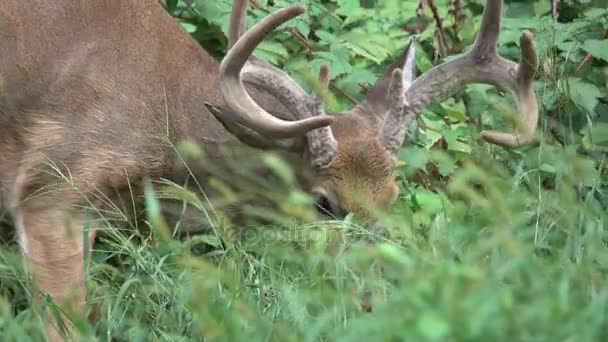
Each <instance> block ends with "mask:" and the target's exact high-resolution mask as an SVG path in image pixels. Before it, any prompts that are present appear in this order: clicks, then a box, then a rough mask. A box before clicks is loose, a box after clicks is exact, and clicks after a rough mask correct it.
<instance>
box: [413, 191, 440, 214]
mask: <svg viewBox="0 0 608 342" xmlns="http://www.w3.org/2000/svg"><path fill="white" fill-rule="evenodd" d="M414 196H415V197H416V203H418V205H419V206H420V208H421V210H422V211H423V212H424V213H426V214H428V215H435V214H437V213H439V212H441V210H443V200H442V197H441V195H440V194H438V193H435V192H432V191H427V190H424V189H419V190H417V191H416V193H415V194H414Z"/></svg>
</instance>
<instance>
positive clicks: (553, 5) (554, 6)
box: [551, 0, 559, 22]
mask: <svg viewBox="0 0 608 342" xmlns="http://www.w3.org/2000/svg"><path fill="white" fill-rule="evenodd" d="M551 16H552V17H553V21H554V22H557V18H558V16H559V13H557V0H551Z"/></svg>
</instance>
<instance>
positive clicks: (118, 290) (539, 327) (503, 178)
mask: <svg viewBox="0 0 608 342" xmlns="http://www.w3.org/2000/svg"><path fill="white" fill-rule="evenodd" d="M542 148H543V147H542V146H541V147H539V148H534V149H531V150H530V151H527V152H526V153H527V155H534V154H536V155H537V157H539V158H548V157H543V156H546V155H550V154H551V153H550V152H547V151H541V149H542ZM551 158H560V160H561V161H562V162H563V163H564V165H570V166H571V167H569V168H566V169H564V170H563V172H562V173H561V174H558V175H552V176H551V177H547V176H546V175H545V176H543V174H542V172H541V171H540V170H539V169H538V168H534V167H533V166H531V165H527V164H526V163H525V161H524V162H523V163H524V165H517V166H518V168H519V170H520V172H516V171H517V168H516V169H511V170H510V169H508V168H507V169H506V170H505V165H507V166H508V165H509V164H508V163H505V164H503V165H502V167H498V165H499V164H498V163H497V162H496V161H494V160H492V159H490V158H488V159H487V160H488V162H487V163H486V164H487V165H473V164H465V165H463V166H462V167H461V168H460V169H458V170H457V172H456V173H455V174H454V176H453V177H452V179H451V181H449V182H446V183H445V188H444V190H439V189H436V192H437V193H438V194H439V195H440V197H441V198H442V202H443V203H442V205H441V206H440V207H439V209H438V210H437V211H436V212H425V209H424V207H423V208H418V209H416V208H414V209H412V205H411V203H412V197H410V196H408V195H407V191H403V196H402V198H401V199H400V201H399V203H398V204H397V205H396V206H395V209H394V210H393V212H392V213H391V215H389V216H386V217H384V218H382V219H381V220H380V222H381V226H382V228H383V229H382V230H379V229H374V230H372V229H369V228H366V227H363V226H359V225H357V223H356V221H355V220H352V219H351V218H347V219H346V220H344V221H334V222H319V223H313V224H307V225H303V224H302V225H294V224H292V225H288V224H284V225H271V226H266V227H262V226H259V227H257V228H253V229H250V230H248V231H247V232H246V234H240V236H238V237H237V236H236V235H234V234H233V232H234V231H233V230H231V229H230V228H229V226H227V225H224V226H222V225H219V226H216V229H215V233H206V234H200V235H196V236H194V237H192V238H189V239H173V238H169V239H162V236H160V235H159V233H158V230H154V229H145V228H143V229H142V228H140V229H139V230H133V229H130V230H124V229H112V230H106V231H104V233H103V234H102V238H101V239H100V241H99V242H98V243H97V244H96V246H95V251H94V256H93V260H92V263H91V265H90V268H89V270H88V273H89V279H90V282H89V297H90V302H91V303H94V304H95V305H97V306H98V308H97V309H98V312H97V313H96V315H97V319H96V322H95V323H94V325H91V324H90V323H87V322H85V321H83V320H82V318H79V319H80V321H78V326H79V327H80V329H81V331H82V332H83V334H85V335H88V336H94V335H95V334H96V336H97V338H98V340H101V341H105V340H110V339H113V340H116V341H127V340H128V341H149V340H159V341H185V340H218V341H224V340H227V341H241V340H249V341H266V340H271V341H318V340H324V341H341V340H344V341H355V340H356V341H360V340H362V339H363V338H364V337H365V338H372V339H374V340H414V341H427V340H438V341H446V340H450V341H486V340H491V339H496V340H512V339H513V340H518V341H600V340H603V339H604V338H605V337H606V336H605V334H606V331H608V317H607V314H608V287H607V286H606V277H607V272H608V249H607V242H608V239H607V237H608V235H607V226H606V222H607V219H608V215H607V214H606V208H605V207H602V204H601V203H600V202H599V201H598V196H605V192H604V193H603V192H602V191H605V190H602V189H601V188H600V187H599V185H601V183H600V179H596V184H595V185H596V186H594V185H593V184H591V185H587V186H584V185H582V184H581V182H580V179H583V178H584V174H583V173H584V172H593V169H588V168H587V169H585V165H586V163H585V162H584V160H582V159H581V158H580V157H579V156H578V155H577V154H576V153H570V154H567V153H562V154H561V155H559V156H552V157H551ZM513 175H514V176H513ZM547 179H549V180H551V183H552V184H551V185H550V186H547ZM294 191H295V190H294ZM149 204H150V203H149ZM152 207H154V206H152ZM427 211H428V210H427ZM152 214H154V213H152ZM200 215H201V217H203V214H202V213H201V214H200ZM153 216H154V215H149V216H148V218H149V219H150V218H153ZM148 222H154V220H149V221H148ZM155 232H156V233H155ZM218 238H219V239H218ZM220 240H221V242H220ZM0 260H1V261H2V264H1V265H0V280H1V282H0V332H1V333H2V340H3V341H28V340H30V341H38V340H40V338H41V334H42V329H41V327H42V325H41V323H40V320H39V318H38V317H37V315H36V313H35V312H34V310H33V309H31V308H30V307H29V304H28V300H27V292H26V285H27V280H26V276H25V275H24V272H23V269H22V268H21V266H20V265H21V262H20V257H19V255H18V251H17V249H16V247H15V246H14V245H13V244H9V245H6V246H4V247H3V248H2V250H1V252H0ZM366 293H369V294H370V295H369V296H367V295H366ZM367 302H369V304H370V305H371V306H372V308H373V311H372V312H365V311H364V310H362V309H361V307H362V305H367V304H366V303H367Z"/></svg>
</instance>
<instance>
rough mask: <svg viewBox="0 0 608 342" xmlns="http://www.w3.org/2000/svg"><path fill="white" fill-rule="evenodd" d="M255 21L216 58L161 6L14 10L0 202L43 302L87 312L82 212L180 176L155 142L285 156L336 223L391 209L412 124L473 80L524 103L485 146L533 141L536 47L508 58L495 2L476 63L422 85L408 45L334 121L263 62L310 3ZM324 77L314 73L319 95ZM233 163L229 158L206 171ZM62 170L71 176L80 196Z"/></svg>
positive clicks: (238, 6) (242, 5)
mask: <svg viewBox="0 0 608 342" xmlns="http://www.w3.org/2000/svg"><path fill="white" fill-rule="evenodd" d="M247 10H248V1H247V0H235V1H234V3H233V8H232V14H231V17H230V25H229V49H228V52H227V54H226V56H225V57H224V58H223V59H222V60H221V61H217V60H215V59H214V58H212V57H211V56H210V54H208V53H207V52H206V51H205V50H204V49H203V48H202V47H201V46H200V45H199V44H198V43H197V42H196V41H195V40H194V39H193V38H192V37H191V36H190V35H189V34H188V33H187V32H186V31H185V30H184V29H183V28H182V27H181V26H180V25H179V24H178V22H177V21H176V20H175V19H174V18H173V17H172V16H171V15H170V14H169V13H168V11H167V10H166V9H165V7H163V5H162V4H161V3H160V2H159V1H158V0H123V1H115V0H96V1H70V0H56V1H44V0H31V1H27V2H23V1H17V0H4V1H3V4H2V6H1V7H0V127H2V133H1V134H0V194H1V195H2V198H3V200H4V203H6V205H7V207H8V210H9V211H10V214H11V218H12V221H13V222H14V226H15V230H16V231H17V240H18V243H19V246H20V250H21V252H22V254H23V257H24V260H25V262H26V265H27V270H28V272H29V274H31V277H32V279H33V282H34V283H35V284H36V286H37V288H38V291H37V292H36V293H35V294H34V295H33V301H34V302H37V299H36V298H40V297H41V296H42V295H43V294H46V295H48V296H50V298H52V299H53V300H54V301H55V302H56V303H58V304H59V305H61V306H62V307H65V308H66V311H65V312H69V310H72V311H71V312H75V313H79V314H83V313H84V311H85V309H86V302H87V299H86V286H85V285H86V279H85V277H84V273H83V272H84V271H83V269H84V262H85V259H86V258H85V255H84V254H85V248H84V245H85V240H86V238H88V239H89V241H90V243H91V244H92V243H93V242H94V237H95V231H96V229H94V228H95V227H92V228H91V229H90V230H87V231H86V232H85V231H84V230H83V226H84V225H85V221H86V220H87V215H86V214H85V213H84V212H83V209H82V207H83V203H85V202H87V201H92V202H94V203H97V204H99V205H103V203H99V202H95V199H98V198H99V196H98V194H100V193H101V194H104V195H105V196H108V197H112V196H115V194H116V192H115V191H113V189H114V190H118V191H122V190H126V189H133V188H135V189H141V188H142V187H143V186H144V180H145V179H155V178H159V177H164V178H167V179H173V178H176V177H178V176H183V175H179V174H180V172H178V171H177V170H178V169H179V168H178V167H177V166H176V165H177V164H179V161H178V160H177V158H176V157H175V155H174V150H173V149H172V148H170V147H169V146H168V145H167V144H166V143H162V142H161V141H160V140H159V137H162V138H163V139H165V140H166V141H170V142H171V143H175V144H177V143H178V142H180V141H184V140H191V141H195V142H197V143H198V144H200V145H201V146H203V147H206V148H209V149H212V150H214V149H215V150H219V148H220V147H221V148H222V149H223V150H227V151H233V150H234V151H245V152H244V154H255V153H261V152H263V151H267V150H273V151H280V153H283V154H284V155H285V156H286V158H289V160H290V165H292V166H293V167H294V170H296V172H297V173H298V175H300V176H301V180H300V182H301V184H302V187H303V188H304V189H305V190H306V191H307V192H309V193H310V194H312V195H314V196H316V198H317V199H318V200H317V204H318V205H319V206H321V207H323V208H324V210H326V211H329V212H330V214H331V215H333V216H336V217H344V215H346V214H347V213H349V212H353V213H360V214H361V215H366V213H367V212H369V210H371V208H379V209H385V208H389V207H390V206H391V204H393V203H394V201H395V200H396V198H397V196H398V192H399V188H398V186H397V183H396V181H395V175H394V173H393V169H394V167H395V166H396V161H397V152H398V150H399V149H400V147H401V145H402V144H403V141H404V139H405V138H406V132H407V128H408V126H409V124H410V123H411V122H412V121H413V120H414V119H415V118H416V117H417V115H418V114H419V113H420V112H421V111H422V109H423V108H424V107H425V106H427V105H429V104H431V103H433V102H438V101H442V100H444V99H446V98H448V97H450V96H453V95H454V94H456V92H457V91H459V90H460V89H462V87H464V86H465V85H466V84H471V83H487V84H491V85H495V86H497V87H500V88H502V89H505V90H507V91H509V92H510V93H511V94H512V95H513V96H514V98H515V99H516V100H517V106H518V113H519V115H520V118H519V125H518V127H517V129H516V131H515V132H510V133H508V132H501V131H493V130H484V131H482V132H481V138H482V139H484V140H485V141H487V142H488V143H491V144H496V145H499V146H503V147H506V148H518V147H522V146H526V145H529V144H532V143H534V142H535V140H536V138H535V131H536V128H537V121H538V112H539V108H538V103H537V98H536V94H535V91H534V87H533V80H534V75H535V71H536V68H537V66H538V61H537V57H536V53H535V47H534V38H533V34H532V33H531V32H529V31H523V32H522V34H521V44H520V48H521V58H520V61H519V62H518V63H516V62H513V61H510V60H507V59H504V58H503V57H501V56H499V55H498V53H497V40H498V35H499V32H500V27H501V16H502V10H503V1H502V0H488V1H487V3H486V5H485V8H484V11H483V17H482V21H481V26H480V29H479V33H478V35H477V37H476V39H475V42H474V44H473V46H472V48H471V49H470V50H469V51H467V52H466V53H464V54H462V55H461V56H459V57H457V58H455V59H453V60H451V61H449V62H445V63H442V64H439V65H437V66H435V67H434V68H432V69H431V70H429V71H427V72H426V73H424V74H422V75H420V76H418V77H416V76H415V71H416V70H415V44H413V43H412V41H410V42H409V43H408V44H404V45H406V46H405V48H404V51H403V53H402V54H401V55H400V56H399V57H398V58H397V59H396V61H395V62H394V63H393V64H391V65H390V66H389V67H388V69H387V70H386V72H385V73H384V74H383V75H381V77H380V78H379V79H378V81H377V82H376V83H375V84H374V85H373V87H372V88H371V89H370V90H369V92H368V93H367V95H366V98H365V101H362V102H361V103H359V104H357V105H355V106H353V108H351V109H349V110H347V111H345V112H343V113H330V112H325V110H324V105H323V97H322V96H321V95H322V94H321V92H313V94H309V93H308V92H306V91H304V90H303V88H302V87H301V86H300V85H299V84H298V83H297V82H296V81H294V79H293V78H292V77H290V76H289V75H288V74H287V73H286V72H284V71H282V70H281V69H280V68H278V67H276V66H274V65H272V64H270V63H269V62H267V61H264V60H262V59H260V58H256V57H255V56H253V52H254V50H255V48H256V46H257V45H258V44H259V43H260V42H261V41H262V40H263V39H265V37H267V36H268V35H269V34H270V33H271V32H273V31H274V30H276V29H277V28H278V27H279V26H280V25H282V24H284V23H287V22H289V21H290V20H291V19H293V18H295V17H296V16H298V15H300V14H302V13H303V12H304V11H306V7H305V6H303V5H300V4H295V5H291V6H288V7H285V8H282V9H279V10H277V11H275V12H272V13H270V14H269V15H267V16H266V17H265V18H264V19H263V20H261V21H260V22H259V23H257V24H256V25H254V26H252V27H251V28H249V29H246V17H247ZM28 24H29V25H28ZM184 61H187V63H186V62H184ZM328 68H329V66H323V67H322V68H321V72H320V73H319V75H318V80H319V83H320V84H321V85H322V86H323V87H326V86H327V83H328V82H329V77H328V71H329V69H328ZM223 158H227V157H226V156H224V155H223V154H222V153H219V152H218V155H217V156H216V157H215V159H212V161H211V162H218V163H219V164H221V162H222V160H223ZM58 171H61V172H62V174H65V175H69V176H67V177H66V179H67V182H68V183H69V186H62V184H64V183H65V182H66V179H63V180H62V181H58V180H57V179H56V174H57V172H58ZM203 187H204V180H203ZM49 189H50V190H49ZM91 198H92V199H91ZM211 201H213V199H211ZM85 233H86V234H88V236H87V237H86V238H84V239H83V236H84V235H83V234H85ZM68 309H69V310H68ZM45 324H46V325H47V335H48V338H49V340H50V341H59V340H62V336H71V334H72V333H71V332H70V331H71V330H73V329H70V328H69V327H68V329H67V331H63V329H60V328H59V327H58V324H57V321H56V319H54V318H52V317H49V318H48V319H47V320H46V323H45Z"/></svg>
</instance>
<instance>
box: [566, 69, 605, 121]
mask: <svg viewBox="0 0 608 342" xmlns="http://www.w3.org/2000/svg"><path fill="white" fill-rule="evenodd" d="M568 88H569V90H570V97H571V98H572V101H574V103H576V105H578V106H580V107H582V108H584V109H585V110H586V111H587V112H588V113H593V111H594V109H595V106H597V104H598V102H599V98H600V97H602V92H601V91H600V90H599V88H598V87H597V86H595V85H594V84H591V83H587V82H585V81H582V80H581V79H579V78H569V79H568Z"/></svg>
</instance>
